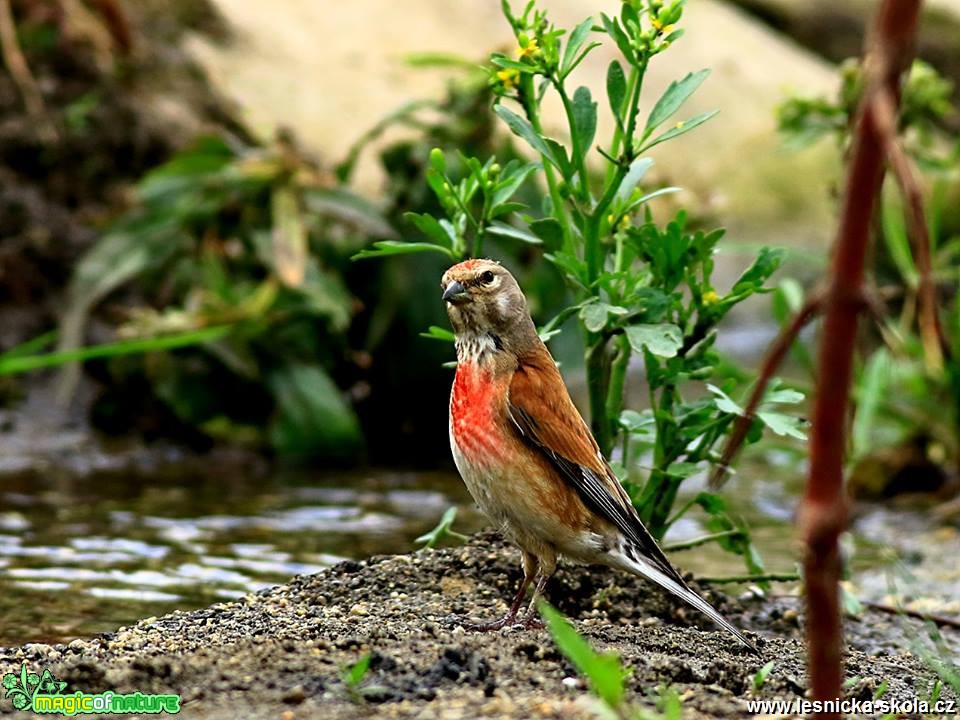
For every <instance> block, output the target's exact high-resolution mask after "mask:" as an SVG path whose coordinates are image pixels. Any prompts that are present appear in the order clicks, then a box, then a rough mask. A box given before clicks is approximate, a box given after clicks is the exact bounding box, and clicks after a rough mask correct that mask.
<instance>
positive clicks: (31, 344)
mask: <svg viewBox="0 0 960 720" xmlns="http://www.w3.org/2000/svg"><path fill="white" fill-rule="evenodd" d="M56 340H57V331H56V330H50V331H49V332H45V333H43V334H42V335H38V336H37V337H35V338H30V339H29V340H27V341H25V342H22V343H20V344H19V345H14V346H13V347H12V348H10V349H9V350H7V351H6V352H2V353H0V361H2V360H7V359H9V358H13V357H23V356H25V355H34V354H36V353H38V352H40V351H41V350H43V349H44V348H46V347H49V346H50V345H52V344H53V343H54V342H56Z"/></svg>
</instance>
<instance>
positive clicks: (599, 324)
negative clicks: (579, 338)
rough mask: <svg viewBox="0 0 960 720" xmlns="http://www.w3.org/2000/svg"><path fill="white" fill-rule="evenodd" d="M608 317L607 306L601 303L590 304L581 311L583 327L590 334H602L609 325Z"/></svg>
mask: <svg viewBox="0 0 960 720" xmlns="http://www.w3.org/2000/svg"><path fill="white" fill-rule="evenodd" d="M608 316H609V313H607V306H606V305H605V304H604V303H600V302H595V303H590V304H589V305H585V306H584V307H583V309H582V310H580V319H581V320H583V326H584V327H585V328H586V329H587V330H589V331H590V332H600V331H601V330H602V329H603V328H604V326H605V325H606V324H607V317H608Z"/></svg>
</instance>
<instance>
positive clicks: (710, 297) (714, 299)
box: [703, 290, 720, 305]
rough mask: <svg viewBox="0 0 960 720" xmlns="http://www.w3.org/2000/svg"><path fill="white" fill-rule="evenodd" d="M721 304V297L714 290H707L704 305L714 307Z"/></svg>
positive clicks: (704, 295)
mask: <svg viewBox="0 0 960 720" xmlns="http://www.w3.org/2000/svg"><path fill="white" fill-rule="evenodd" d="M718 302H720V296H719V295H717V293H715V292H714V291H713V290H707V291H706V292H705V293H704V294H703V304H704V305H714V304H716V303H718Z"/></svg>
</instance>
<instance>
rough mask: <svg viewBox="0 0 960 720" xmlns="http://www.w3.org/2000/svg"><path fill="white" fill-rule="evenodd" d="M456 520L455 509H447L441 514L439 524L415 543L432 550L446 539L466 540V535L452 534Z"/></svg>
mask: <svg viewBox="0 0 960 720" xmlns="http://www.w3.org/2000/svg"><path fill="white" fill-rule="evenodd" d="M456 519H457V508H456V507H449V508H447V510H446V512H444V513H443V517H442V518H440V522H438V523H437V526H436V527H435V528H433V530H431V531H430V532H428V533H424V534H423V535H421V536H420V537H418V538H417V539H416V540H414V542H415V543H417V544H418V545H423V546H424V547H428V548H432V547H434V546H435V545H436V544H437V543H438V542H440V541H441V540H444V539H446V538H448V537H452V538H456V539H457V540H461V541H462V540H467V539H468V538H467V536H466V535H461V534H460V533H458V532H454V531H453V530H452V529H451V528H452V526H453V521H454V520H456Z"/></svg>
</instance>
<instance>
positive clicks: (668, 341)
mask: <svg viewBox="0 0 960 720" xmlns="http://www.w3.org/2000/svg"><path fill="white" fill-rule="evenodd" d="M625 332H626V333H627V338H628V339H629V340H630V347H632V348H633V350H634V352H638V353H642V352H643V350H644V349H646V350H649V351H650V352H651V353H653V354H654V355H657V356H659V357H665V358H671V357H674V356H676V354H677V352H678V351H679V350H680V348H681V347H683V333H682V332H681V330H680V328H678V327H677V326H676V325H673V324H670V323H658V324H650V325H647V324H644V325H629V326H627V327H626V328H625Z"/></svg>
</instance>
